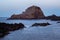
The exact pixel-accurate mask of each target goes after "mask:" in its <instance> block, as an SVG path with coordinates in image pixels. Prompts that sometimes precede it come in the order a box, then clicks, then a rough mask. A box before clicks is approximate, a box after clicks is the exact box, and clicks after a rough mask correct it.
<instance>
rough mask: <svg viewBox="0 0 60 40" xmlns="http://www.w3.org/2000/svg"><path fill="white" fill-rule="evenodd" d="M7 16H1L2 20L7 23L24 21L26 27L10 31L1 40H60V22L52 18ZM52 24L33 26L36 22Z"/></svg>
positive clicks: (0, 20)
mask: <svg viewBox="0 0 60 40" xmlns="http://www.w3.org/2000/svg"><path fill="white" fill-rule="evenodd" d="M6 19H7V18H0V22H5V23H10V24H11V23H13V24H14V23H23V24H24V25H25V26H26V28H24V29H22V30H21V29H19V30H16V31H12V32H10V34H8V35H6V36H5V37H4V38H0V40H60V23H57V22H58V21H51V20H42V19H41V20H6ZM46 22H49V23H50V24H51V25H48V26H46V27H42V26H39V27H32V24H34V23H46Z"/></svg>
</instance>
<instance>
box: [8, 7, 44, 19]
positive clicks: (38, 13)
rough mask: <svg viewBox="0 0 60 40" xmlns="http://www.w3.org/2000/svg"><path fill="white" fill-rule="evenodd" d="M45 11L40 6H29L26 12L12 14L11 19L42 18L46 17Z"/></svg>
mask: <svg viewBox="0 0 60 40" xmlns="http://www.w3.org/2000/svg"><path fill="white" fill-rule="evenodd" d="M44 17H45V16H44V14H43V11H42V10H41V8H40V7H38V6H31V7H28V8H27V9H26V10H25V12H23V13H22V14H18V15H15V14H14V15H12V16H11V17H10V18H9V19H42V18H44Z"/></svg>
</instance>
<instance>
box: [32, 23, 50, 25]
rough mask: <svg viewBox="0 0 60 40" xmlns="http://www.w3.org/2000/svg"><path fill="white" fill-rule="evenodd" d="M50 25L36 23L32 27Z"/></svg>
mask: <svg viewBox="0 0 60 40" xmlns="http://www.w3.org/2000/svg"><path fill="white" fill-rule="evenodd" d="M47 25H50V23H35V24H33V25H32V26H47Z"/></svg>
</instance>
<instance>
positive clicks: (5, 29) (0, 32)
mask: <svg viewBox="0 0 60 40" xmlns="http://www.w3.org/2000/svg"><path fill="white" fill-rule="evenodd" d="M24 27H25V26H24V25H23V24H22V23H19V24H16V23H15V24H8V23H0V37H4V36H5V35H7V34H8V33H9V31H14V30H18V29H21V28H24Z"/></svg>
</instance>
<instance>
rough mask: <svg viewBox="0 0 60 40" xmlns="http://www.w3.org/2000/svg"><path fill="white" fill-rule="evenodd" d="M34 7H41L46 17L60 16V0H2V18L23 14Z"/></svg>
mask: <svg viewBox="0 0 60 40" xmlns="http://www.w3.org/2000/svg"><path fill="white" fill-rule="evenodd" d="M32 5H35V6H39V7H40V8H41V9H42V11H43V13H44V15H45V16H49V15H52V14H55V15H57V16H60V0H0V17H10V16H11V15H13V14H21V13H22V12H23V11H25V10H26V9H27V8H28V7H29V6H32Z"/></svg>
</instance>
